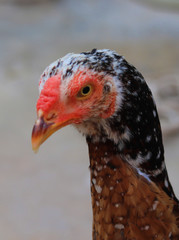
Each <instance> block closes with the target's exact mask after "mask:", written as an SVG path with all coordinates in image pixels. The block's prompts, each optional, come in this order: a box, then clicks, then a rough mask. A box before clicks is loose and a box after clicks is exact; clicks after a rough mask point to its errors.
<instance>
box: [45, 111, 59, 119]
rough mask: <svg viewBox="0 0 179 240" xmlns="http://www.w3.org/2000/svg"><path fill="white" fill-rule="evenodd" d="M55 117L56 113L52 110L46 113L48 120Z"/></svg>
mask: <svg viewBox="0 0 179 240" xmlns="http://www.w3.org/2000/svg"><path fill="white" fill-rule="evenodd" d="M56 117H57V114H56V113H54V112H52V113H49V114H48V116H47V118H46V120H47V121H50V120H53V119H54V118H56Z"/></svg>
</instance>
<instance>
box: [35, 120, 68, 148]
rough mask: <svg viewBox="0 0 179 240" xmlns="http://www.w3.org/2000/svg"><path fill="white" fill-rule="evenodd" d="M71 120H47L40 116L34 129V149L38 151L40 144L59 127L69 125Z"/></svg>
mask: <svg viewBox="0 0 179 240" xmlns="http://www.w3.org/2000/svg"><path fill="white" fill-rule="evenodd" d="M69 123H70V121H69V120H68V121H62V122H58V123H56V122H47V121H45V120H44V118H43V116H41V117H38V119H37V120H36V122H35V125H34V127H33V130H32V139H31V141H32V149H33V151H34V152H37V151H38V149H39V147H40V145H41V144H42V143H43V142H45V141H46V139H47V138H49V137H50V136H51V135H52V134H53V133H54V132H56V131H57V130H58V129H60V128H62V127H64V126H66V125H68V124H69Z"/></svg>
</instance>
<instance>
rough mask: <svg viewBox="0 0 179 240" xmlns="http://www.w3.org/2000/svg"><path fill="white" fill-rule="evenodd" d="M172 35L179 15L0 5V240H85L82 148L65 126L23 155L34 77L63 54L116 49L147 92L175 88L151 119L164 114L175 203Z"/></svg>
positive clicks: (96, 4)
mask: <svg viewBox="0 0 179 240" xmlns="http://www.w3.org/2000/svg"><path fill="white" fill-rule="evenodd" d="M178 26H179V14H178V12H176V11H175V12H172V11H171V10H170V11H167V10H166V9H164V10H160V8H157V9H155V8H149V7H147V6H146V5H140V4H139V3H136V2H135V1H125V0H118V1H117V0H111V1H106V0H100V1H82V0H76V1H72V0H68V1H67V0H66V1H65V0H64V1H60V2H57V3H53V4H51V5H47V4H46V5H39V6H23V7H21V6H19V5H18V6H16V5H8V4H0V112H1V114H0V239H2V240H49V239H52V240H59V239H68V240H72V239H78V240H84V239H86V240H88V239H91V226H92V216H91V205H90V204H91V202H90V188H89V185H90V184H89V170H88V166H89V161H88V150H87V146H86V143H85V139H84V138H83V137H82V136H81V135H80V134H79V133H77V132H76V131H75V130H74V129H73V128H72V127H66V128H65V129H62V130H60V132H58V133H56V134H54V136H53V137H51V138H50V139H49V140H48V141H47V142H46V143H44V144H43V146H42V147H41V149H40V151H39V152H38V154H34V153H33V152H32V150H31V130H32V126H33V124H34V121H35V118H36V113H35V104H36V100H37V97H38V79H39V76H40V75H41V73H42V71H43V70H44V68H45V67H46V66H47V65H48V64H49V63H51V62H52V61H54V60H56V59H57V58H59V57H61V56H63V55H64V54H66V53H68V52H82V51H85V50H91V49H92V48H94V47H96V48H110V49H114V50H116V51H118V52H119V53H120V54H122V55H125V57H126V59H127V60H128V61H130V62H131V63H132V64H133V65H135V66H136V67H137V68H138V69H139V70H140V71H141V72H142V74H143V75H144V76H145V78H146V80H147V81H148V83H149V85H151V87H152V89H154V92H155V93H156V89H162V86H164V85H165V84H166V82H167V84H168V83H169V85H170V84H171V83H173V82H174V84H175V85H174V87H173V88H171V89H172V91H173V92H171V93H170V92H168V87H167V86H166V87H165V89H164V90H161V92H162V93H164V95H162V94H161V93H160V94H159V95H160V96H158V95H157V94H156V99H157V105H158V108H159V110H160V109H161V106H163V105H165V106H164V107H163V109H162V110H160V111H161V112H163V111H164V113H165V112H167V113H169V114H168V115H169V120H167V121H165V117H164V118H162V116H161V119H162V126H163V129H164V136H165V139H164V140H165V142H164V143H165V153H166V154H165V156H166V165H167V168H168V172H169V176H170V179H171V182H172V185H173V187H174V189H175V192H176V194H177V196H179V188H178V183H179V134H178V128H177V126H178V125H177V124H176V123H177V119H178V117H179V111H178V104H176V103H177V101H178V99H179V98H178V97H179V91H177V89H179V78H178V77H179V70H178V69H179V65H178V63H179V52H178V41H179V28H178ZM163 79H165V81H163ZM172 86H173V85H172ZM174 90H175V91H174ZM164 103H165V104H164ZM172 104H173V105H172ZM171 106H172V109H173V110H172V111H171ZM175 119H176V121H175ZM170 120H171V121H170ZM172 124H176V130H173V131H172V133H171V134H170V129H171V127H172V126H173V125H172ZM167 131H168V132H167Z"/></svg>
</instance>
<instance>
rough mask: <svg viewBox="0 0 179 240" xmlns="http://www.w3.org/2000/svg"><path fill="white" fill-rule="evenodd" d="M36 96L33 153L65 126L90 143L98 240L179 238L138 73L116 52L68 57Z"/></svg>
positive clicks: (154, 116)
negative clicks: (71, 128) (73, 127)
mask: <svg viewBox="0 0 179 240" xmlns="http://www.w3.org/2000/svg"><path fill="white" fill-rule="evenodd" d="M39 89H40V96H39V99H38V101H37V116H38V119H37V121H36V124H35V126H34V128H33V133H32V145H33V149H34V150H36V149H38V147H39V146H40V145H41V144H42V143H43V142H44V141H45V140H46V139H47V138H48V137H49V136H50V135H51V134H53V132H55V131H57V130H58V129H60V128H61V127H64V126H66V125H68V124H73V125H74V126H75V127H76V128H77V129H78V130H79V131H80V132H81V133H82V134H83V135H85V136H86V139H87V143H88V146H89V156H90V170H91V194H92V206H93V240H103V239H105V240H120V239H126V240H131V239H135V240H140V239H144V238H146V239H162V240H163V239H166V240H169V239H179V229H178V226H177V225H178V217H179V211H178V200H177V198H176V196H175V194H174V192H173V189H172V187H171V184H170V182H169V179H168V175H167V170H166V166H165V162H164V149H163V143H162V134H161V128H160V122H159V118H158V113H157V109H156V106H155V102H154V99H153V97H152V93H151V91H150V89H149V88H148V86H147V84H146V82H145V80H144V78H143V76H142V75H141V74H140V73H139V72H138V71H137V70H136V68H135V67H134V66H132V65H130V64H129V63H128V62H127V61H126V60H125V59H124V58H123V57H121V56H120V55H118V54H117V53H116V52H114V51H111V50H96V49H93V50H92V51H91V52H85V53H81V54H68V55H66V56H65V57H63V58H61V59H59V60H57V61H55V62H54V63H52V64H51V65H50V66H49V67H47V68H46V69H45V71H44V73H43V74H42V76H41V79H40V83H39Z"/></svg>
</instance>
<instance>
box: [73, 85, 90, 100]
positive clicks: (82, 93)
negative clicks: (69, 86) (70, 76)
mask: <svg viewBox="0 0 179 240" xmlns="http://www.w3.org/2000/svg"><path fill="white" fill-rule="evenodd" d="M91 92H92V86H91V85H86V86H85V87H83V88H82V89H81V90H80V91H79V92H78V94H77V97H78V98H84V97H87V96H89V95H90V94H91Z"/></svg>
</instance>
